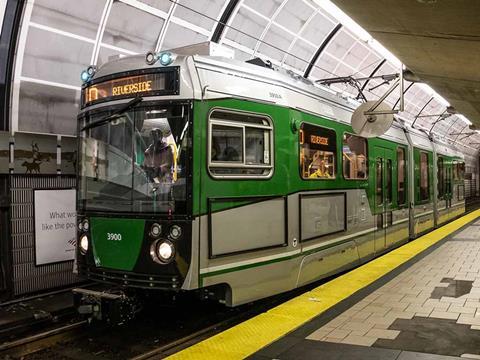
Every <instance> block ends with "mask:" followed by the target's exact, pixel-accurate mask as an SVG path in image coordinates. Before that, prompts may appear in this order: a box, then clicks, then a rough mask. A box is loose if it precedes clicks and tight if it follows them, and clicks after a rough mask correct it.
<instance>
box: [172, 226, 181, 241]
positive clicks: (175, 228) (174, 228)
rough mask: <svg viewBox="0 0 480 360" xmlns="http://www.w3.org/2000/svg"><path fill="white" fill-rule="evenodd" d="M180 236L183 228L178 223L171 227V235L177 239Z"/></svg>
mask: <svg viewBox="0 0 480 360" xmlns="http://www.w3.org/2000/svg"><path fill="white" fill-rule="evenodd" d="M180 236H182V228H181V227H180V226H178V225H173V226H172V227H171V228H170V237H171V238H172V239H173V240H177V239H178V238H179V237H180Z"/></svg>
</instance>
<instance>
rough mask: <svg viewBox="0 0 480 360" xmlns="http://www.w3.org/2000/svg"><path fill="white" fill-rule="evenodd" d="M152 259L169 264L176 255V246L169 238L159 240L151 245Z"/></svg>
mask: <svg viewBox="0 0 480 360" xmlns="http://www.w3.org/2000/svg"><path fill="white" fill-rule="evenodd" d="M150 256H151V257H152V260H153V261H155V262H156V263H159V264H163V265H165V264H168V263H170V262H171V261H172V260H173V258H174V257H175V246H174V245H173V244H172V243H171V242H170V241H168V240H157V241H155V242H154V243H153V244H152V245H151V246H150Z"/></svg>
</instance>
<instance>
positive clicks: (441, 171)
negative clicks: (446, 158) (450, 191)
mask: <svg viewBox="0 0 480 360" xmlns="http://www.w3.org/2000/svg"><path fill="white" fill-rule="evenodd" d="M437 167H438V186H437V189H438V198H439V199H443V198H444V197H445V165H444V163H443V158H442V157H439V158H438V160H437Z"/></svg>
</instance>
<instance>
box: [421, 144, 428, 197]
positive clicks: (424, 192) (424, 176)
mask: <svg viewBox="0 0 480 360" xmlns="http://www.w3.org/2000/svg"><path fill="white" fill-rule="evenodd" d="M428 182H429V179H428V154H427V153H425V152H421V153H420V201H423V200H428V199H429V197H430V196H429V194H430V189H429V186H428Z"/></svg>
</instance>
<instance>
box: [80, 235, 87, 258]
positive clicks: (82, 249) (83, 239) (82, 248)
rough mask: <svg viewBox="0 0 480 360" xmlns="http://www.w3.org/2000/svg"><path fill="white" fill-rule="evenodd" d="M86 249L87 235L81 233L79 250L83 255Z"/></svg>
mask: <svg viewBox="0 0 480 360" xmlns="http://www.w3.org/2000/svg"><path fill="white" fill-rule="evenodd" d="M87 251H88V236H87V235H82V237H81V238H80V252H81V253H82V254H83V255H85V254H86V253H87Z"/></svg>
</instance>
